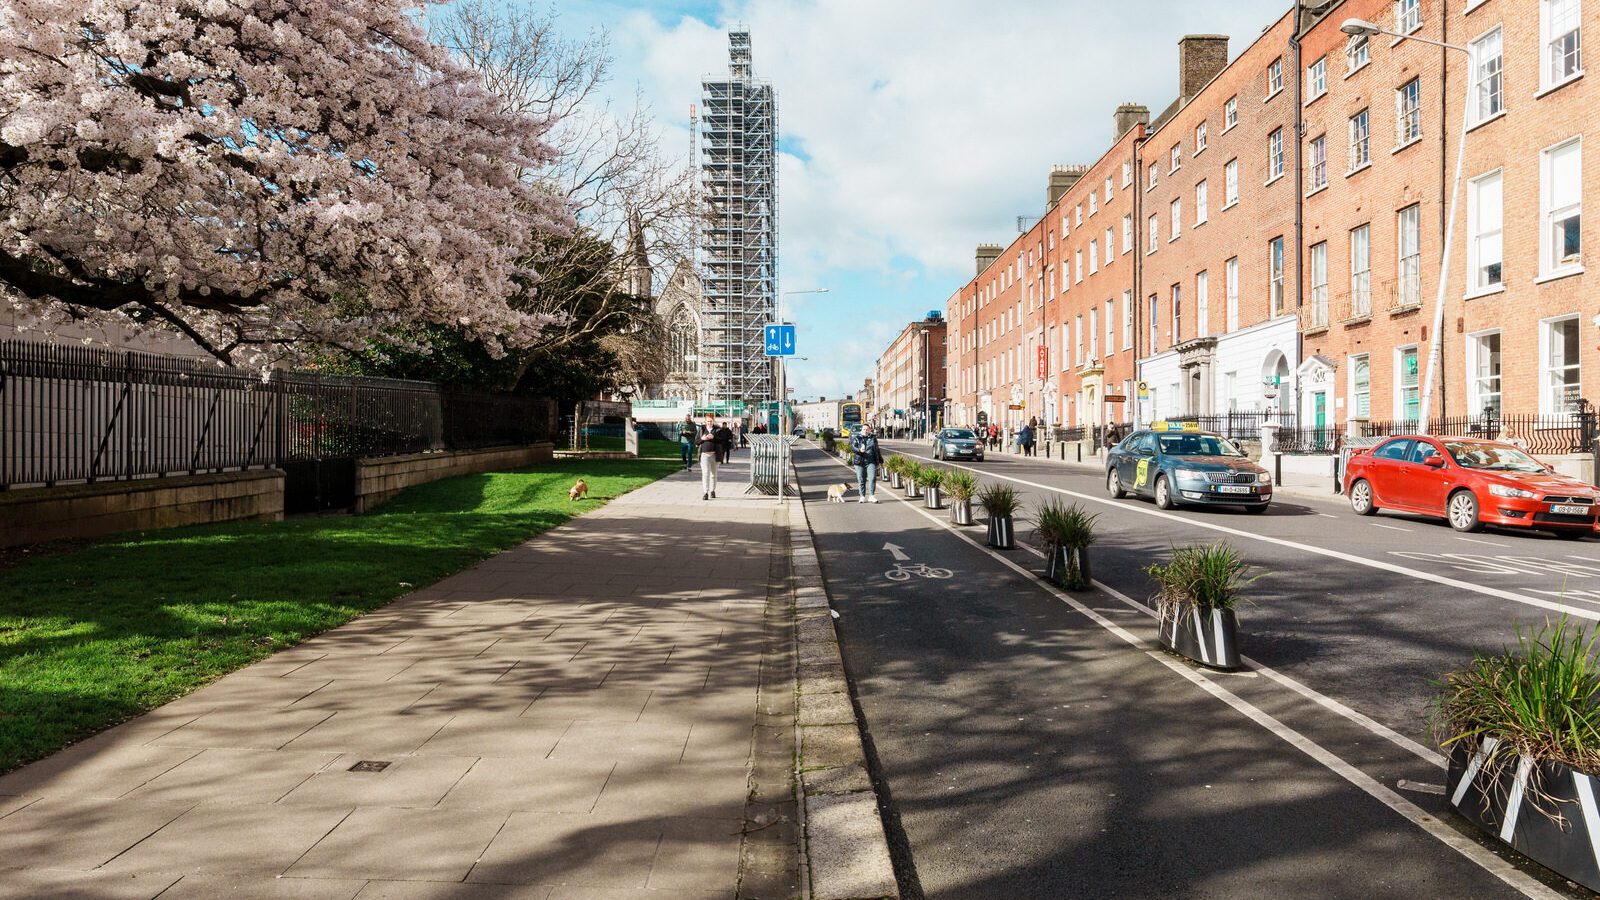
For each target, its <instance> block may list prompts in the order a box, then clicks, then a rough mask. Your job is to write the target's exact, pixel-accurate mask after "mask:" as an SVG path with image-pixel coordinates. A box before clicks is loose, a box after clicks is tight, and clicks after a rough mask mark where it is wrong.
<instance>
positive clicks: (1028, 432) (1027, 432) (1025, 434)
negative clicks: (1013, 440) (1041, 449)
mask: <svg viewBox="0 0 1600 900" xmlns="http://www.w3.org/2000/svg"><path fill="white" fill-rule="evenodd" d="M1017 443H1018V444H1019V445H1021V447H1022V455H1023V456H1032V455H1033V423H1032V422H1031V421H1030V422H1029V423H1028V424H1027V425H1024V426H1022V430H1021V431H1019V432H1017Z"/></svg>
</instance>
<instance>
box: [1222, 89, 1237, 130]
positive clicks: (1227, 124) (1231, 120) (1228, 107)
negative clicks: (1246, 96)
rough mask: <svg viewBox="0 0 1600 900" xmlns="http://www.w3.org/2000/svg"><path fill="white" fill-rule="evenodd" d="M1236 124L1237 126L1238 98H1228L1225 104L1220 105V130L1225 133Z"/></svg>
mask: <svg viewBox="0 0 1600 900" xmlns="http://www.w3.org/2000/svg"><path fill="white" fill-rule="evenodd" d="M1237 124H1239V98H1238V97H1229V98H1228V100H1227V102H1226V103H1223V104H1222V130H1223V131H1227V130H1228V129H1229V128H1232V127H1233V126H1235V125H1237Z"/></svg>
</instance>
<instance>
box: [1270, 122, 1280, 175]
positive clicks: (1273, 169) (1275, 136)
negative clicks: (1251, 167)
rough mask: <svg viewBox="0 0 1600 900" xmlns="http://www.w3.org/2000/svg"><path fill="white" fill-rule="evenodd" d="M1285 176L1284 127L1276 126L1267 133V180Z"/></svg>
mask: <svg viewBox="0 0 1600 900" xmlns="http://www.w3.org/2000/svg"><path fill="white" fill-rule="evenodd" d="M1281 177H1283V129H1282V128H1274V129H1272V133H1271V134H1269V135H1267V181H1268V182H1272V181H1274V180H1275V179H1278V178H1281Z"/></svg>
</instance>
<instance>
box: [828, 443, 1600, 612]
mask: <svg viewBox="0 0 1600 900" xmlns="http://www.w3.org/2000/svg"><path fill="white" fill-rule="evenodd" d="M906 455H908V456H912V457H913V458H915V459H923V460H927V461H928V462H932V461H933V460H931V459H928V457H926V456H916V455H915V454H906ZM840 465H844V463H840ZM946 465H948V466H951V467H952V468H957V469H966V470H967V471H968V472H973V473H976V474H978V475H982V476H988V477H990V478H998V479H1002V480H1004V481H1014V482H1016V483H1017V484H1023V485H1027V486H1028V487H1032V488H1038V489H1039V490H1041V491H1052V492H1054V493H1057V494H1064V495H1066V496H1068V497H1077V498H1078V499H1080V500H1087V501H1089V502H1091V503H1099V504H1101V505H1103V506H1112V507H1115V508H1117V509H1120V510H1124V511H1126V512H1130V513H1137V514H1138V515H1143V516H1154V517H1155V518H1158V519H1166V520H1168V521H1173V522H1181V523H1183V524H1185V525H1192V526H1194V527H1195V528H1205V529H1208V530H1211V531H1219V532H1221V533H1223V534H1231V535H1234V536H1235V537H1241V538H1246V539H1248V540H1252V541H1260V542H1262V543H1265V544H1276V545H1277V546H1280V547H1288V548H1290V549H1293V550H1299V551H1300V552H1302V553H1314V554H1316V555H1318V556H1326V557H1328V558H1329V559H1337V560H1341V561H1343V562H1348V563H1354V564H1355V565H1358V566H1366V567H1367V568H1369V569H1378V570H1380V571H1384V572H1391V573H1393V574H1395V575H1404V576H1406V577H1407V578H1415V579H1417V580H1418V581H1429V582H1432V583H1434V584H1440V585H1444V586H1445V587H1452V588H1456V589H1457V590H1462V591H1471V592H1472V593H1474V594H1483V595H1484V596H1486V597H1498V598H1499V599H1501V600H1510V601H1512V602H1513V603H1522V604H1526V605H1528V606H1535V607H1538V608H1539V609H1547V610H1550V611H1551V612H1560V613H1566V614H1567V615H1570V616H1575V617H1577V618H1580V619H1600V610H1594V609H1584V608H1581V607H1577V606H1568V605H1567V604H1565V603H1555V602H1552V601H1550V600H1540V599H1538V598H1537V597H1529V596H1528V595H1526V594H1519V593H1517V592H1515V591H1508V590H1504V589H1502V588H1494V587H1489V586H1487V585H1481V584H1473V583H1472V582H1470V581H1462V580H1460V579H1458V578H1451V577H1449V576H1447V575H1435V574H1434V573H1432V572H1424V571H1422V570H1421V569H1411V568H1407V567H1405V566H1401V565H1396V564H1395V563H1391V562H1385V561H1383V560H1379V559H1369V558H1367V557H1365V556H1357V555H1355V554H1354V553H1345V552H1344V551H1342V550H1330V549H1328V548H1326V547H1318V546H1315V545H1312V544H1302V543H1300V542H1299V541H1291V540H1289V539H1287V538H1279V537H1271V536H1269V535H1265V534H1256V533H1254V532H1251V531H1244V530H1241V529H1238V528H1230V527H1229V526H1227V525H1218V524H1216V523H1215V522H1207V521H1204V520H1202V519H1190V518H1185V517H1183V516H1177V515H1173V514H1172V513H1168V512H1162V511H1161V510H1159V509H1148V508H1145V507H1143V506H1140V505H1137V504H1132V503H1118V502H1117V501H1115V500H1107V499H1106V498H1104V497H1097V496H1095V495H1093V494H1085V493H1082V492H1079V491H1069V490H1067V489H1066V488H1058V487H1051V486H1050V485H1048V484H1040V483H1038V482H1036V481H1027V480H1024V479H1021V478H1016V477H1013V476H1011V475H1001V474H998V473H996V472H992V471H985V470H983V469H975V468H973V467H972V466H962V465H957V464H956V463H946ZM1372 524H1375V525H1377V524H1378V523H1376V522H1374V523H1372ZM1378 527H1379V528H1390V527H1392V526H1388V525H1378ZM1394 530H1396V531H1407V530H1408V529H1405V528H1395V529H1394Z"/></svg>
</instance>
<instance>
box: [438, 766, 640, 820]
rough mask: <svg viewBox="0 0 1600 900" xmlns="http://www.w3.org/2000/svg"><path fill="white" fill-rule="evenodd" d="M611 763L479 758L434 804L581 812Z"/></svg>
mask: <svg viewBox="0 0 1600 900" xmlns="http://www.w3.org/2000/svg"><path fill="white" fill-rule="evenodd" d="M615 768H616V764H615V763H613V762H611V761H609V760H601V761H589V760H564V759H529V758H507V759H480V760H478V761H477V762H476V763H474V764H473V766H472V768H471V770H469V771H468V772H467V773H466V774H464V775H463V776H462V777H461V779H460V780H459V781H457V782H456V783H455V785H454V786H452V787H451V788H450V792H449V793H448V794H446V795H445V796H444V799H442V800H440V801H439V806H440V807H441V808H450V809H456V808H470V809H494V810H504V811H507V812H570V813H586V812H589V811H590V810H592V809H593V808H594V805H595V801H596V800H597V799H598V798H599V797H600V794H601V791H602V789H604V788H605V787H606V786H607V784H608V783H609V780H610V778H611V776H612V773H613V770H614V769H615Z"/></svg>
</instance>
